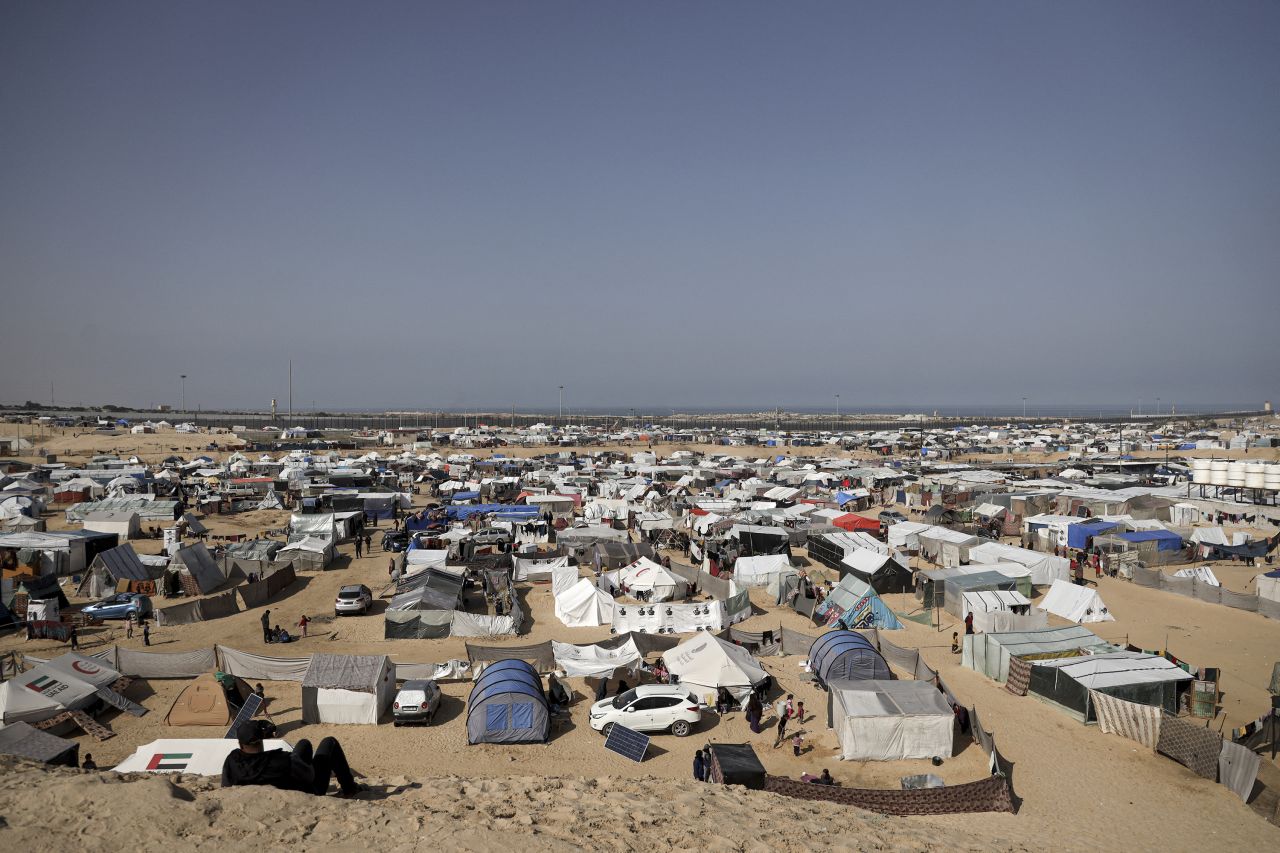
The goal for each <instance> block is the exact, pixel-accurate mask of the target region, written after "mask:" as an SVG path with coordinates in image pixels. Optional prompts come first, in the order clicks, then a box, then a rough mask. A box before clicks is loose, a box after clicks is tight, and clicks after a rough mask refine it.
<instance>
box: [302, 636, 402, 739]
mask: <svg viewBox="0 0 1280 853" xmlns="http://www.w3.org/2000/svg"><path fill="white" fill-rule="evenodd" d="M395 672H396V670H395V666H394V665H393V664H392V663H391V658H389V657H387V656H386V655H329V654H324V653H321V652H316V653H315V654H313V655H312V656H311V665H310V666H308V667H307V674H306V675H305V676H303V678H302V721H303V722H304V723H339V724H353V723H365V724H367V725H377V723H378V718H379V717H381V716H382V712H383V711H385V710H387V708H389V707H391V700H392V699H394V698H395V693H396V676H395Z"/></svg>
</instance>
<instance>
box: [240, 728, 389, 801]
mask: <svg viewBox="0 0 1280 853" xmlns="http://www.w3.org/2000/svg"><path fill="white" fill-rule="evenodd" d="M275 733H276V731H275V726H273V725H272V724H271V723H269V722H267V721H266V720H249V721H248V722H246V723H241V724H240V726H239V727H238V728H237V729H236V740H237V741H239V748H237V749H233V750H231V752H230V753H228V754H227V758H226V760H225V761H223V762H222V787H224V788H231V787H235V786H238V785H270V786H271V787H273V788H279V789H281V790H283V791H303V792H305V793H309V794H315V795H317V796H321V797H322V796H324V795H325V794H327V793H328V792H329V779H330V778H333V779H335V780H336V781H337V783H338V787H339V788H340V789H341V792H342V796H344V797H351V796H355V795H356V794H358V793H359V792H361V791H363V790H364V786H363V785H361V784H359V783H358V782H356V780H355V777H354V776H353V775H352V773H351V767H350V765H348V764H347V756H346V753H344V752H343V751H342V745H341V744H339V743H338V741H337V739H336V738H331V737H327V738H325V739H324V740H322V741H320V746H319V747H317V748H316V749H315V750H314V751H313V750H312V748H311V741H309V740H306V739H305V738H304V739H302V740H300V741H298V743H297V745H296V746H295V747H294V748H293V752H291V753H290V752H285V751H284V750H282V749H268V750H264V749H263V748H262V741H263V738H267V737H273V736H274V735H275Z"/></svg>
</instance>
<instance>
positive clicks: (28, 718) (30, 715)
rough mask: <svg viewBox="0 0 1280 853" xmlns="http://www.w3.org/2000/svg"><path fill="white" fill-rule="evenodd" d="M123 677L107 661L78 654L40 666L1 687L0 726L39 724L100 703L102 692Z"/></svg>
mask: <svg viewBox="0 0 1280 853" xmlns="http://www.w3.org/2000/svg"><path fill="white" fill-rule="evenodd" d="M119 677H120V673H119V672H117V671H115V670H114V669H112V668H111V667H110V666H108V665H107V664H106V663H104V662H103V661H100V660H97V659H95V658H90V657H87V656H84V655H78V654H76V653H74V652H71V653H68V654H65V655H62V656H61V657H57V658H54V659H53V660H50V661H46V662H44V663H42V664H39V665H37V666H36V667H35V668H34V669H31V670H28V671H27V672H24V673H22V674H21V675H18V676H15V677H14V678H11V679H9V680H8V681H6V682H4V683H2V684H0V724H3V725H8V724H9V723H15V722H19V721H23V722H28V723H38V722H40V721H41V720H47V719H49V718H50V717H53V716H56V715H57V714H60V713H62V712H63V711H75V710H79V709H81V708H84V707H86V706H88V705H91V704H93V703H94V702H95V701H97V699H98V693H97V691H98V688H99V687H105V686H107V685H110V684H112V683H113V682H115V681H116V679H118V678H119Z"/></svg>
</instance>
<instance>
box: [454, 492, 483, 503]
mask: <svg viewBox="0 0 1280 853" xmlns="http://www.w3.org/2000/svg"><path fill="white" fill-rule="evenodd" d="M478 497H480V493H479V492H454V493H453V495H452V497H450V500H455V501H473V500H475V499H476V498H478Z"/></svg>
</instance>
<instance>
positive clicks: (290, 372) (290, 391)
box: [289, 359, 293, 424]
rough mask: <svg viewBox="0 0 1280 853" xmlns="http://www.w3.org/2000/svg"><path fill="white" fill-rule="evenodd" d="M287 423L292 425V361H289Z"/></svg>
mask: <svg viewBox="0 0 1280 853" xmlns="http://www.w3.org/2000/svg"><path fill="white" fill-rule="evenodd" d="M289 423H291V424H292V423H293V359H289Z"/></svg>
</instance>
